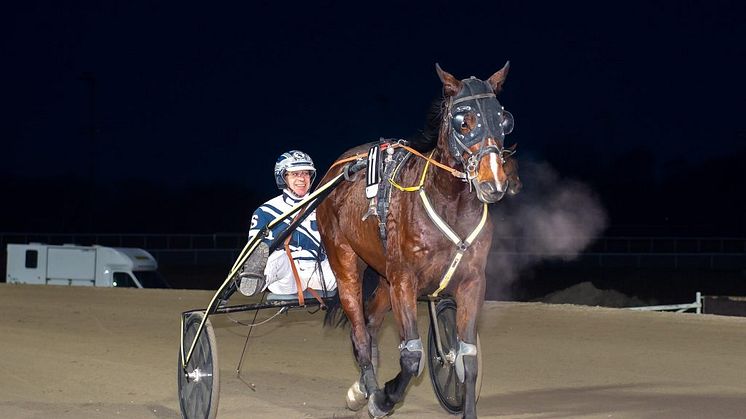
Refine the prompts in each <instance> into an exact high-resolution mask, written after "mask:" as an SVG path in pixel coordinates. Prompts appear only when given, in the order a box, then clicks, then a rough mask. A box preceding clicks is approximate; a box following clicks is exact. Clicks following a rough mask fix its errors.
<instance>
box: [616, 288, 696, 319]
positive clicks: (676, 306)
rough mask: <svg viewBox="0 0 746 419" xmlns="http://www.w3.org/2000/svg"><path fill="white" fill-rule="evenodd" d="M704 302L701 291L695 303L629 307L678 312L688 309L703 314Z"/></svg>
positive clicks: (638, 309) (639, 309)
mask: <svg viewBox="0 0 746 419" xmlns="http://www.w3.org/2000/svg"><path fill="white" fill-rule="evenodd" d="M702 302H703V297H702V293H701V292H697V294H696V297H695V300H694V302H693V303H689V304H670V305H662V306H645V307H629V310H635V311H675V312H677V313H683V312H685V311H688V310H695V312H696V313H697V314H702V306H703V305H702Z"/></svg>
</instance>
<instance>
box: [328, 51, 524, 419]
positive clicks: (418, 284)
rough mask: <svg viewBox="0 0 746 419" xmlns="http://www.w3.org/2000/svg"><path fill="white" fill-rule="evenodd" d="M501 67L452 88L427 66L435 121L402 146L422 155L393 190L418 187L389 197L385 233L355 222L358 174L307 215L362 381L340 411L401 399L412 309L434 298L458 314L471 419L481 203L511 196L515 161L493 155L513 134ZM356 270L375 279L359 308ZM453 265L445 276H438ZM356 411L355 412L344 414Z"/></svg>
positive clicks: (485, 241) (412, 363)
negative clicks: (385, 369) (390, 361)
mask: <svg viewBox="0 0 746 419" xmlns="http://www.w3.org/2000/svg"><path fill="white" fill-rule="evenodd" d="M508 68H509V63H506V64H505V66H504V67H503V68H502V69H501V70H499V71H497V72H496V73H494V74H493V75H492V76H491V77H490V78H489V79H487V80H480V79H477V78H475V77H471V78H468V79H464V80H458V79H456V78H455V77H454V76H452V75H451V74H449V73H448V72H446V71H444V70H442V69H441V68H440V66H439V65H438V64H436V71H437V74H438V76H439V78H440V80H441V82H442V83H443V100H442V102H440V103H438V111H439V112H437V113H439V114H440V115H439V116H438V117H437V119H435V121H434V122H433V124H432V127H431V128H432V129H431V130H430V133H431V134H432V135H427V134H428V131H427V130H426V131H425V132H424V133H423V134H425V135H423V136H422V137H423V138H424V141H421V143H420V144H414V145H413V147H414V149H415V151H421V152H424V153H425V154H428V153H429V156H425V155H424V154H423V153H416V154H417V156H418V157H414V156H413V158H409V159H408V160H406V161H405V162H404V163H402V164H401V167H400V168H399V170H398V172H397V176H398V180H397V182H398V183H399V184H402V185H416V184H418V183H419V188H418V189H417V190H416V193H415V192H412V191H399V190H394V189H392V190H391V194H390V200H389V203H388V211H387V214H386V216H385V220H381V221H382V222H383V223H384V225H385V227H380V228H379V222H378V220H376V218H377V217H365V219H364V218H363V217H362V216H363V215H364V214H366V211H368V210H369V208H370V203H369V200H368V199H367V198H366V196H365V191H364V190H365V188H366V175H365V174H363V173H357V174H355V175H353V176H351V177H350V179H349V180H351V181H350V182H343V183H342V184H341V185H340V186H339V187H337V188H336V189H335V190H334V191H333V192H332V193H331V194H330V195H329V196H328V197H327V198H326V199H325V200H324V201H323V202H322V203H321V204H320V205H319V206H318V209H317V221H318V226H319V230H320V232H321V237H322V241H323V243H324V246H325V248H326V251H327V255H328V257H329V262H330V264H331V267H332V269H333V271H334V273H335V275H336V277H337V284H338V291H339V302H340V303H341V306H342V308H343V310H344V313H345V314H346V316H347V318H348V320H349V322H350V326H351V340H352V346H353V352H354V356H355V358H356V361H357V364H358V366H359V367H360V370H361V377H360V380H359V381H357V382H355V383H354V384H353V386H352V387H351V388H350V390H349V392H348V407H350V408H351V409H359V408H361V407H362V406H363V405H364V404H365V403H367V405H368V411H369V413H370V415H371V416H373V417H383V416H386V415H388V414H390V413H391V412H392V411H393V409H394V407H395V405H396V404H397V403H398V402H400V401H401V400H402V399H403V397H404V393H405V391H406V388H407V386H408V384H409V382H410V380H411V379H412V377H414V376H416V375H419V374H420V373H421V372H422V369H423V367H424V364H425V362H426V359H425V357H424V356H423V345H422V340H421V339H420V336H419V334H418V331H417V299H418V297H419V296H423V295H430V296H435V295H438V294H440V295H443V294H445V295H451V296H453V298H454V299H455V302H456V304H457V312H456V313H457V314H456V325H457V326H456V328H457V336H458V348H459V350H458V354H456V355H457V356H456V358H457V362H461V367H462V371H463V373H462V374H461V375H459V379H460V380H462V382H463V383H464V386H465V396H464V397H465V398H464V409H463V416H464V417H466V418H474V417H476V394H475V393H476V390H475V383H476V379H477V357H476V354H477V318H478V314H479V311H480V309H481V307H482V304H483V302H484V294H485V283H486V280H485V266H486V262H487V254H488V252H489V249H490V244H491V242H492V229H493V225H492V222H491V220H490V217H489V216H488V210H487V208H488V207H487V204H491V203H495V202H497V201H499V200H500V199H502V198H503V196H504V195H505V194H506V193H508V194H510V193H517V191H518V189H519V188H520V184H519V182H518V177H517V173H510V172H509V171H508V169H509V168H510V167H513V168H517V166H515V165H511V164H509V163H508V160H509V159H510V155H511V154H512V153H513V151H514V150H513V149H506V148H505V147H504V145H503V142H504V138H505V135H506V133H508V132H509V130H510V129H512V116H511V115H510V113H509V112H507V111H505V110H504V109H503V107H502V106H501V105H500V103H499V102H498V100H497V98H496V94H497V93H498V92H499V91H500V90H501V88H502V86H503V83H504V82H505V78H506V76H507V73H508ZM369 146H370V145H363V146H359V147H356V148H353V149H351V150H348V151H347V152H345V153H344V154H343V155H342V156H340V158H339V159H338V160H337V161H342V160H345V159H349V158H350V157H351V156H356V155H363V154H365V153H366V152H367V150H368V148H369ZM418 148H419V150H417V149H418ZM434 166H437V167H434ZM428 167H430V169H428ZM457 168H460V169H462V170H463V172H460V171H459V170H457ZM442 169H446V170H442ZM448 169H450V170H448ZM334 172H335V170H334V166H332V169H330V171H329V172H328V173H327V174H326V176H325V178H324V180H322V182H321V184H324V183H325V182H326V181H327V180H328V179H330V178H331V177H333V176H335V175H337V174H338V173H334ZM456 175H458V176H456ZM511 179H513V180H512V184H511ZM383 181H384V182H385V181H388V180H387V179H384V180H383ZM392 182H393V180H392ZM381 229H384V230H385V235H384V234H383V233H382V232H381ZM382 236H383V237H385V238H386V239H385V240H384V239H383V237H382ZM367 266H369V267H371V268H372V269H374V270H375V271H376V272H377V273H378V274H379V275H380V279H379V281H378V285H377V288H376V290H375V292H374V293H373V295H372V297H371V300H370V301H368V302H367V303H365V304H364V301H363V281H362V279H363V271H364V270H365V269H366V267H367ZM454 266H455V267H456V268H455V270H453V269H449V268H453V267H454ZM441 293H442V294H441ZM389 310H393V312H394V317H395V321H396V323H397V325H398V329H399V334H400V337H401V342H402V343H401V345H399V350H400V358H399V360H400V361H399V363H400V368H401V371H400V372H399V374H398V375H397V376H396V377H395V378H394V379H392V380H390V381H388V382H386V384H385V386H384V387H383V388H380V387H379V385H378V381H377V378H376V370H375V369H374V366H375V365H377V346H376V335H377V332H378V330H379V328H380V326H381V324H382V321H383V318H384V315H385V313H386V312H388V311H389ZM331 312H332V310H330V311H329V312H328V313H327V316H329V315H331V314H332V313H331ZM366 399H367V402H366V401H365V400H366ZM355 400H357V401H359V402H360V403H358V404H357V405H355Z"/></svg>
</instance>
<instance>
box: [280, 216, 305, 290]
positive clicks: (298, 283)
mask: <svg viewBox="0 0 746 419" xmlns="http://www.w3.org/2000/svg"><path fill="white" fill-rule="evenodd" d="M302 212H303V211H302V210H301V211H298V212H297V213H296V214H295V217H293V221H295V220H297V219H298V218H299V217H300V215H301V213H302ZM290 224H292V222H291V223H290ZM292 237H293V234H292V233H290V234H288V238H287V239H285V254H286V255H288V260H289V261H290V268H291V269H292V270H293V276H294V277H295V288H296V291H298V304H300V305H304V304H305V300H304V299H303V287H302V286H301V281H300V275H299V274H298V268H297V267H296V266H295V261H294V260H293V254H292V252H290V239H291V238H292Z"/></svg>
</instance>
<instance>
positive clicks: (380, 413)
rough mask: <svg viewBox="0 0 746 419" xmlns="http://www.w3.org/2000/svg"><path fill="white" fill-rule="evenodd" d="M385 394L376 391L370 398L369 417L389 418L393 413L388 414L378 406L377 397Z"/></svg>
mask: <svg viewBox="0 0 746 419" xmlns="http://www.w3.org/2000/svg"><path fill="white" fill-rule="evenodd" d="M377 394H383V393H382V392H381V391H380V390H378V391H376V392H375V393H374V394H373V395H372V396H370V397H369V398H368V415H369V416H370V417H372V418H375V419H380V418H383V417H386V416H388V415H389V414H390V413H391V412H390V411H389V412H386V411H384V410H383V409H381V408H380V407H378V404H376V397H375V396H376V395H377Z"/></svg>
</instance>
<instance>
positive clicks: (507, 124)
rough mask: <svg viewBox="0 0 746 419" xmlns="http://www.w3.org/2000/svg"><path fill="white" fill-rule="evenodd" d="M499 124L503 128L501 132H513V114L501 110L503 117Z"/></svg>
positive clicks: (506, 133)
mask: <svg viewBox="0 0 746 419" xmlns="http://www.w3.org/2000/svg"><path fill="white" fill-rule="evenodd" d="M500 126H501V127H502V128H503V134H504V135H508V134H510V133H511V132H513V127H514V126H515V120H514V119H513V114H512V113H510V112H508V111H503V119H502V121H500Z"/></svg>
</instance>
